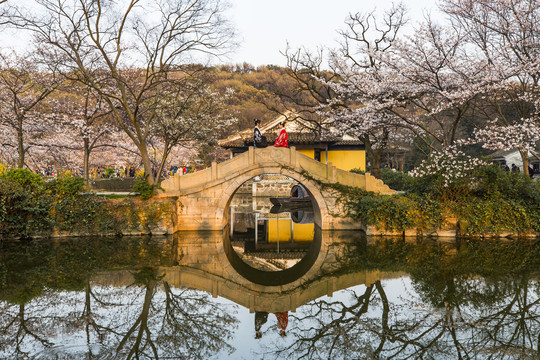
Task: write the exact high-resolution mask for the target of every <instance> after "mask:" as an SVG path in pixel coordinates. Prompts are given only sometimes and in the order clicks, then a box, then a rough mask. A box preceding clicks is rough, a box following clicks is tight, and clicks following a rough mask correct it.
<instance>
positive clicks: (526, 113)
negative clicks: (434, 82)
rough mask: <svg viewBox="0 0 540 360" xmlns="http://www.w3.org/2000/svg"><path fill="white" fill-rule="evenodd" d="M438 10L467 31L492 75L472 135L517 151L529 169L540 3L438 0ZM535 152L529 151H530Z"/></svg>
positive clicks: (537, 122) (538, 75)
mask: <svg viewBox="0 0 540 360" xmlns="http://www.w3.org/2000/svg"><path fill="white" fill-rule="evenodd" d="M441 8H442V10H443V11H444V12H446V13H447V14H448V15H450V16H451V20H452V22H453V25H454V26H455V27H456V28H459V29H461V31H462V32H463V33H464V34H466V35H467V39H468V41H469V42H470V43H471V44H472V45H474V47H475V49H476V51H477V54H478V57H481V58H482V59H484V60H485V61H487V62H488V63H489V65H490V70H491V73H490V75H491V76H492V77H493V78H494V79H496V81H494V82H493V83H492V86H488V87H486V88H484V89H483V93H482V95H483V101H482V102H481V103H479V105H480V106H478V107H477V109H476V110H477V114H478V115H482V116H483V117H484V118H485V119H487V120H488V122H487V124H486V126H485V127H484V128H483V129H479V130H478V131H477V132H476V134H475V139H476V140H477V141H480V142H483V143H484V144H485V145H484V146H485V147H486V148H489V149H504V150H509V149H512V148H515V149H518V150H519V151H520V153H521V157H522V159H523V165H524V166H523V167H524V172H525V173H528V158H529V151H530V150H532V149H534V146H533V144H534V142H535V141H536V139H538V129H539V127H540V118H539V116H538V113H539V111H540V96H539V95H540V91H539V80H540V3H538V2H537V1H535V0H494V1H487V0H443V1H442V2H441ZM533 154H534V153H533Z"/></svg>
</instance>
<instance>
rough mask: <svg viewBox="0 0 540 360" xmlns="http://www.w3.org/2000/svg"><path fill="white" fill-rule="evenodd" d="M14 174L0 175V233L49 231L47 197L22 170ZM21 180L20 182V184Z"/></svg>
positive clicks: (49, 213) (28, 235) (25, 236)
mask: <svg viewBox="0 0 540 360" xmlns="http://www.w3.org/2000/svg"><path fill="white" fill-rule="evenodd" d="M21 174H23V175H22V176H15V177H14V178H15V179H16V181H11V179H6V178H2V179H0V204H1V215H0V216H1V217H2V222H1V223H0V234H3V235H7V236H16V237H23V238H28V237H32V236H34V235H47V234H49V233H50V232H51V231H52V229H53V225H54V221H53V218H52V215H51V203H52V199H51V197H50V196H49V195H48V194H47V193H45V192H43V191H41V188H40V187H37V188H34V186H36V184H37V183H38V182H37V181H35V180H34V179H33V178H32V177H26V174H24V172H17V174H16V175H21ZM23 184H24V185H23Z"/></svg>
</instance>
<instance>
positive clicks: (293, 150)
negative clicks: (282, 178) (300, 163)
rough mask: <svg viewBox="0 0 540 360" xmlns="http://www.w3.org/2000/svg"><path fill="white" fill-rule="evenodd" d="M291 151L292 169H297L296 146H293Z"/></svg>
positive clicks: (290, 161)
mask: <svg viewBox="0 0 540 360" xmlns="http://www.w3.org/2000/svg"><path fill="white" fill-rule="evenodd" d="M289 150H290V158H289V163H290V164H291V167H293V168H294V167H296V146H291V148H290V149H289Z"/></svg>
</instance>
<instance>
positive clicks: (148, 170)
mask: <svg viewBox="0 0 540 360" xmlns="http://www.w3.org/2000/svg"><path fill="white" fill-rule="evenodd" d="M139 151H140V152H141V157H142V161H143V166H144V174H145V175H147V177H146V181H148V184H150V185H154V174H153V172H152V162H151V161H150V156H149V155H148V148H147V147H146V144H145V143H144V142H141V144H140V146H139Z"/></svg>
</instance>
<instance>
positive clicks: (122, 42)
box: [10, 0, 234, 183]
mask: <svg viewBox="0 0 540 360" xmlns="http://www.w3.org/2000/svg"><path fill="white" fill-rule="evenodd" d="M223 11H224V4H223V3H222V2H221V1H220V0H182V1H173V0H165V1H157V0H156V1H154V0H131V1H128V2H121V3H116V2H108V1H102V0H77V1H74V2H56V1H52V0H36V1H35V6H33V7H32V9H25V8H24V7H22V6H20V7H18V8H17V9H16V10H15V12H14V14H13V15H12V16H11V20H10V21H11V23H12V24H14V25H15V26H17V27H18V28H19V29H22V30H28V31H31V32H32V33H33V34H34V36H35V40H36V43H37V44H39V46H40V48H41V52H42V54H44V56H46V58H47V59H48V60H47V61H48V62H50V63H53V64H56V66H57V67H58V68H59V70H60V71H62V73H63V74H64V75H65V76H66V77H67V78H69V79H72V80H75V81H79V82H81V83H83V84H85V85H87V86H89V87H91V88H92V89H93V90H94V91H96V92H97V93H98V94H99V95H100V96H101V97H102V98H103V99H104V101H105V102H106V103H107V104H108V106H109V108H110V110H111V112H112V116H113V117H114V118H115V121H116V123H117V125H118V126H119V127H120V128H121V129H122V130H123V131H124V132H125V133H126V135H127V136H128V137H129V138H130V139H131V141H132V142H133V143H134V144H135V146H136V147H137V149H138V151H139V153H140V155H141V158H142V162H143V165H144V169H145V171H146V174H147V175H148V181H149V183H154V177H153V174H152V164H151V161H150V155H149V151H148V139H149V138H150V137H151V136H152V129H153V128H154V127H153V122H154V121H156V119H157V116H155V115H156V114H155V112H154V111H153V109H152V108H151V107H150V108H148V107H146V104H148V103H152V102H153V101H152V99H154V98H156V97H159V96H160V93H161V92H162V91H163V90H164V89H166V87H167V84H168V81H169V80H168V78H169V75H170V74H171V73H172V72H174V71H176V70H177V69H178V66H179V65H181V64H183V63H187V62H192V60H193V56H194V55H195V54H202V55H215V56H219V55H221V54H223V53H224V52H225V51H227V50H228V48H229V45H230V44H232V39H233V35H234V32H233V31H232V30H231V27H230V26H229V23H228V22H227V21H226V20H225V19H224V18H223Z"/></svg>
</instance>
